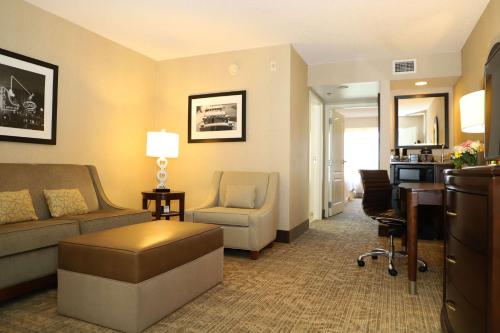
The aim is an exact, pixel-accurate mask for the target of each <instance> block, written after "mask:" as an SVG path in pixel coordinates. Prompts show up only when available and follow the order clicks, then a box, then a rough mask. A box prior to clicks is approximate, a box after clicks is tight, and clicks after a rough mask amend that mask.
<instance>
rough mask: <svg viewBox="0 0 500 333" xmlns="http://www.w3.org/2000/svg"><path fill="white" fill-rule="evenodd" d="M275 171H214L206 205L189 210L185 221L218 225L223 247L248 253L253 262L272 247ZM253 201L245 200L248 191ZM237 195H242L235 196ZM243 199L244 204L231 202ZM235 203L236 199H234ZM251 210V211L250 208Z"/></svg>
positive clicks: (275, 220)
mask: <svg viewBox="0 0 500 333" xmlns="http://www.w3.org/2000/svg"><path fill="white" fill-rule="evenodd" d="M278 182H279V174H278V173H277V172H272V173H264V172H227V171H217V172H215V174H214V176H213V180H212V185H211V188H210V191H209V194H208V198H207V200H206V202H205V203H204V204H203V205H201V206H200V207H197V208H194V209H190V210H188V211H187V212H186V214H185V219H186V221H192V222H201V223H210V224H217V225H221V226H222V227H223V229H224V247H226V248H232V249H242V250H249V251H250V258H252V259H257V258H258V257H259V253H260V250H262V249H263V248H264V247H266V246H268V245H269V246H272V243H273V241H274V240H275V239H276V231H277V229H278ZM254 187H255V196H254V200H251V199H250V200H247V199H248V198H247V197H248V195H246V194H248V193H249V191H251V192H252V194H253V188H254ZM241 189H243V190H242V191H241V192H245V191H246V193H238V191H240V190H241ZM231 197H232V198H235V197H236V199H240V201H241V199H243V201H244V204H243V205H241V204H238V202H236V203H235V202H234V200H233V202H231V200H232V198H231ZM236 201H238V200H236ZM251 207H254V208H251Z"/></svg>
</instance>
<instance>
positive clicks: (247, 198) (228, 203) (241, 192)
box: [224, 185, 256, 208]
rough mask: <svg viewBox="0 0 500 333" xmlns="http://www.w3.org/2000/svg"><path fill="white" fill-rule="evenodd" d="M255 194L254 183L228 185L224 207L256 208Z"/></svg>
mask: <svg viewBox="0 0 500 333" xmlns="http://www.w3.org/2000/svg"><path fill="white" fill-rule="evenodd" d="M255 196H256V191H255V186H254V185H228V186H227V187H226V197H225V200H224V207H234V208H255Z"/></svg>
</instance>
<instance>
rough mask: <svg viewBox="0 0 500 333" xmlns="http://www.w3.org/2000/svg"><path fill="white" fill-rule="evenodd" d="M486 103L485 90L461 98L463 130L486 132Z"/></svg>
mask: <svg viewBox="0 0 500 333" xmlns="http://www.w3.org/2000/svg"><path fill="white" fill-rule="evenodd" d="M484 104H485V100H484V90H478V91H475V92H472V93H470V94H467V95H465V96H462V97H461V98H460V122H461V125H462V126H461V127H462V132H465V133H484V109H485V107H484Z"/></svg>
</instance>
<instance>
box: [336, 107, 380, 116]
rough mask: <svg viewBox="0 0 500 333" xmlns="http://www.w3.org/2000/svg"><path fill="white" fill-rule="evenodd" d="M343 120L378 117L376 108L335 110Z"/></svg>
mask: <svg viewBox="0 0 500 333" xmlns="http://www.w3.org/2000/svg"><path fill="white" fill-rule="evenodd" d="M335 111H337V112H339V113H340V114H341V115H343V116H344V118H373V117H378V109H377V108H361V109H359V108H352V109H335Z"/></svg>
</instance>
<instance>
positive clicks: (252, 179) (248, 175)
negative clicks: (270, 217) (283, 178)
mask: <svg viewBox="0 0 500 333" xmlns="http://www.w3.org/2000/svg"><path fill="white" fill-rule="evenodd" d="M268 183H269V173H267V172H238V171H224V172H223V173H222V177H221V180H220V185H219V203H218V206H224V201H225V199H226V192H227V187H228V186H230V185H237V186H241V185H253V186H255V208H260V207H262V205H263V204H264V201H265V200H266V193H267V186H268Z"/></svg>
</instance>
